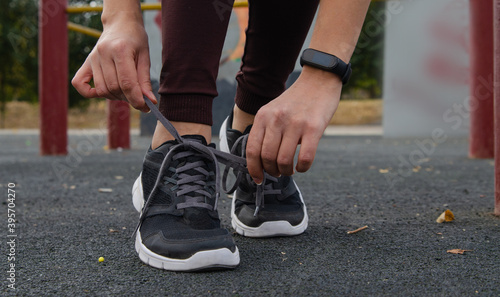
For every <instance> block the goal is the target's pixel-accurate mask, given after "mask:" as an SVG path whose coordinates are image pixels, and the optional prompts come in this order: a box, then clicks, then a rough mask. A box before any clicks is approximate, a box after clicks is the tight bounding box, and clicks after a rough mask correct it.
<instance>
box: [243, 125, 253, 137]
mask: <svg viewBox="0 0 500 297" xmlns="http://www.w3.org/2000/svg"><path fill="white" fill-rule="evenodd" d="M250 130H252V125H248V126H247V127H246V128H245V131H243V135H246V134H248V133H250Z"/></svg>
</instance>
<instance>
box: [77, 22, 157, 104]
mask: <svg viewBox="0 0 500 297" xmlns="http://www.w3.org/2000/svg"><path fill="white" fill-rule="evenodd" d="M123 19H124V20H123V21H116V22H113V23H111V24H109V25H108V26H105V28H104V31H103V33H102V35H101V37H100V38H99V40H98V42H97V44H96V46H95V47H94V49H93V50H92V52H91V53H90V54H89V56H88V57H87V59H86V60H85V63H83V65H82V67H81V68H80V69H79V70H78V72H77V73H76V74H75V77H74V78H73V80H72V81H71V83H72V84H73V86H74V87H75V88H76V90H77V91H78V92H79V93H80V94H81V95H82V96H84V97H86V98H94V97H104V98H108V99H111V100H125V101H128V102H129V103H130V105H132V106H133V107H134V108H136V109H138V110H141V111H143V112H147V111H149V108H148V107H147V106H146V103H145V102H144V98H143V94H144V95H146V96H147V97H148V98H150V99H151V100H152V101H153V102H154V103H157V101H156V98H155V96H154V94H153V92H152V88H151V82H150V77H149V68H150V60H149V47H148V37H147V34H146V31H145V30H144V25H143V24H142V19H141V20H140V21H139V20H130V19H128V20H127V18H123ZM92 79H93V80H94V87H92V86H91V85H90V81H91V80H92Z"/></svg>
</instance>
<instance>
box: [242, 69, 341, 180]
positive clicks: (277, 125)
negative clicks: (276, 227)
mask: <svg viewBox="0 0 500 297" xmlns="http://www.w3.org/2000/svg"><path fill="white" fill-rule="evenodd" d="M341 90H342V82H341V81H340V79H339V78H338V77H337V76H335V75H334V74H332V73H327V72H324V71H322V70H318V69H313V68H310V67H304V69H303V72H302V74H301V76H300V77H299V78H298V79H297V81H296V82H295V83H294V84H293V85H292V86H291V87H290V88H289V89H288V90H286V91H285V92H284V93H283V94H282V95H281V96H279V97H278V98H276V99H275V100H273V101H271V102H270V103H268V104H266V105H265V106H263V107H262V108H261V109H260V110H259V111H258V113H257V115H256V116H255V120H254V124H253V126H252V130H251V131H250V135H249V138H248V142H247V148H246V155H247V167H248V171H249V173H250V175H251V176H252V178H253V180H254V181H255V182H256V183H257V184H260V183H261V182H262V180H263V177H264V176H263V170H265V171H266V172H267V173H269V174H270V175H273V176H280V175H292V174H293V173H294V169H293V168H294V156H295V151H296V148H297V146H298V145H299V144H300V151H299V157H298V160H297V166H296V167H295V168H296V170H297V171H298V172H305V171H307V170H309V168H310V167H311V165H312V163H313V160H314V157H315V154H316V149H317V146H318V143H319V140H320V138H321V136H322V135H323V132H324V131H325V129H326V127H327V126H328V124H329V122H330V120H331V118H332V116H333V114H334V113H335V110H336V109H337V106H338V102H339V99H340V92H341Z"/></svg>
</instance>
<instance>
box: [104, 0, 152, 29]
mask: <svg viewBox="0 0 500 297" xmlns="http://www.w3.org/2000/svg"><path fill="white" fill-rule="evenodd" d="M101 21H102V24H103V26H104V27H106V26H108V25H110V24H113V23H115V22H118V21H137V22H139V23H141V24H142V23H143V19H142V12H141V2H140V1H139V0H105V1H104V4H103V11H102V16H101Z"/></svg>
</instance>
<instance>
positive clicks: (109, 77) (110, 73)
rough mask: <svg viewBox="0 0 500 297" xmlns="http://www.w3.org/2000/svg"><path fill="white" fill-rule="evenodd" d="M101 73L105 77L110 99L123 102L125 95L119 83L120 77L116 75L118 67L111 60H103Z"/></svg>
mask: <svg viewBox="0 0 500 297" xmlns="http://www.w3.org/2000/svg"><path fill="white" fill-rule="evenodd" d="M100 66H101V72H102V75H103V80H104V83H105V84H106V88H107V90H108V92H109V95H110V96H109V97H108V99H112V100H123V99H124V98H123V93H122V91H121V89H120V84H119V83H118V75H117V73H116V66H115V64H114V63H113V60H111V59H101V64H100Z"/></svg>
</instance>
